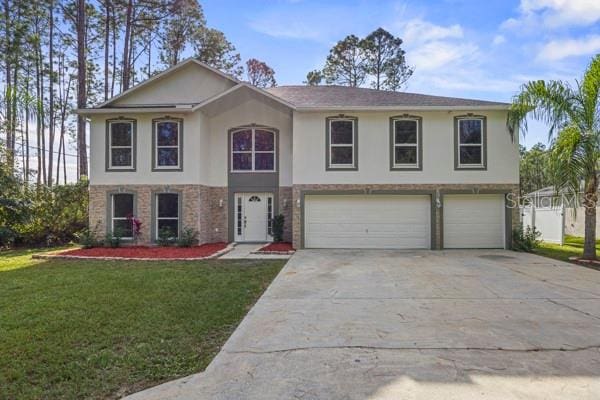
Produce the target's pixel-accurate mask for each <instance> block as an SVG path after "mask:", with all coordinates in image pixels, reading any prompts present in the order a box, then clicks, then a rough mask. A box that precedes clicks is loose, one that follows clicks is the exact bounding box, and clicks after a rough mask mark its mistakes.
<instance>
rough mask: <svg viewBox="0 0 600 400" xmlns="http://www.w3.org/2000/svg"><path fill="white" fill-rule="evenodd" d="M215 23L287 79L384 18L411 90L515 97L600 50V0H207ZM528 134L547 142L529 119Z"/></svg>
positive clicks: (563, 76) (572, 70)
mask: <svg viewBox="0 0 600 400" xmlns="http://www.w3.org/2000/svg"><path fill="white" fill-rule="evenodd" d="M201 4H202V6H203V7H204V12H205V15H206V19H207V21H208V25H209V26H211V27H214V28H217V29H219V30H221V31H223V32H224V33H225V35H226V36H227V38H228V39H229V40H230V41H231V42H232V43H233V44H234V45H235V46H236V48H237V50H238V51H239V52H240V54H241V56H242V60H244V61H245V60H247V59H248V58H252V57H254V58H258V59H260V60H263V61H265V62H267V64H269V65H270V66H271V67H273V68H274V70H275V72H276V79H277V83H278V84H279V85H285V84H302V81H303V80H304V79H305V78H306V73H307V72H308V71H311V70H313V69H320V68H322V67H323V63H324V61H325V58H326V57H327V54H328V53H329V49H330V48H331V47H332V46H333V45H334V44H335V43H336V42H337V41H338V40H341V39H343V38H344V37H345V36H346V35H349V34H355V35H357V36H360V37H364V36H366V35H367V34H369V33H370V32H372V31H373V30H375V29H377V28H378V27H383V28H384V29H386V30H388V31H389V32H390V33H392V34H393V35H395V36H399V37H400V38H402V39H403V41H404V44H403V46H404V49H405V51H406V58H407V61H408V63H409V65H411V66H414V67H415V72H414V74H413V76H412V77H411V79H410V80H409V82H408V86H407V88H406V91H408V92H416V93H425V94H434V95H441V96H454V97H466V98H476V99H483V100H495V101H505V102H509V101H510V100H511V98H512V96H514V95H515V94H516V93H518V91H519V87H520V86H521V85H522V84H523V83H525V82H527V81H529V80H537V79H560V80H566V81H569V82H571V83H572V84H575V79H580V77H581V76H582V74H583V71H584V70H585V68H586V66H587V64H588V63H589V61H590V59H591V57H592V56H593V55H594V54H597V53H600V0H520V1H519V0H514V1H511V0H485V1H484V0H479V1H478V0H438V1H416V0H413V1H392V0H380V1H375V0H372V1H366V0H362V1H361V0H332V1H323V0H322V1H318V0H245V1H242V0H238V1H236V0H204V1H201ZM528 126H529V129H528V132H527V133H526V134H525V137H523V136H522V137H521V139H520V140H521V143H522V144H524V145H525V146H527V147H531V146H532V145H534V144H535V143H537V142H542V143H545V144H546V143H547V139H548V130H547V128H546V127H545V126H544V125H543V124H540V123H535V122H530V123H529V124H528Z"/></svg>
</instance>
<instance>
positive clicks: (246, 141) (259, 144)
mask: <svg viewBox="0 0 600 400" xmlns="http://www.w3.org/2000/svg"><path fill="white" fill-rule="evenodd" d="M231 170H232V171H234V172H236V171H237V172H243V171H267V172H269V171H275V132H273V131H270V130H268V129H264V128H246V129H240V130H236V131H233V132H232V133H231Z"/></svg>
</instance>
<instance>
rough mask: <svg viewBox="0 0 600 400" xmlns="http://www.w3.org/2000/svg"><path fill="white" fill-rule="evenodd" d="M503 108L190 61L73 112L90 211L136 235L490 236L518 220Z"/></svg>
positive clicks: (360, 242)
mask: <svg viewBox="0 0 600 400" xmlns="http://www.w3.org/2000/svg"><path fill="white" fill-rule="evenodd" d="M507 109H508V105H507V104H504V103H496V102H489V101H480V100H468V99H459V98H448V97H438V96H428V95H420V94H412V93H401V92H386V91H377V90H372V89H362V88H349V87H339V86H281V87H275V88H272V89H268V90H262V89H258V88H256V87H253V86H251V85H249V84H247V83H244V82H239V81H237V80H236V79H233V78H231V77H230V76H228V75H226V74H223V73H221V72H219V71H217V70H215V69H213V68H210V67H208V66H206V65H204V64H202V63H200V62H197V61H195V60H193V59H189V60H186V61H184V62H182V63H180V64H178V65H176V66H174V67H172V68H170V69H169V70H167V71H165V72H163V73H161V74H159V75H156V76H155V77H153V78H151V79H149V80H148V81H146V82H143V83H141V84H139V85H137V86H135V87H133V88H131V89H129V90H127V91H126V92H124V93H122V94H120V95H118V96H115V97H114V98H112V99H110V100H109V101H107V102H105V103H103V104H101V105H99V106H97V107H94V108H88V109H84V110H79V111H78V112H79V113H82V114H85V115H86V116H87V117H88V118H89V121H90V126H91V134H90V177H89V178H90V224H91V226H98V227H99V229H100V232H101V233H102V234H104V233H105V232H110V231H113V230H115V229H119V230H122V231H123V232H124V236H130V235H131V227H130V226H128V224H129V222H128V220H127V216H129V215H135V216H136V217H137V218H138V219H139V220H141V221H142V235H141V238H140V240H141V242H142V243H151V242H153V241H155V240H156V237H157V235H158V232H159V231H161V230H165V229H170V230H171V231H172V232H181V230H182V229H183V228H192V229H196V230H197V231H198V232H199V239H200V241H201V242H203V243H206V242H215V241H228V242H231V241H236V242H264V241H269V240H271V237H272V236H271V219H272V217H273V216H274V215H276V214H283V215H284V216H285V221H286V222H285V239H286V240H289V241H292V242H293V244H294V246H295V247H296V248H425V249H428V248H432V249H439V248H470V247H474V248H475V247H479V248H503V247H508V246H509V244H510V232H511V228H512V226H516V225H517V224H518V211H517V208H512V207H511V205H512V200H511V194H516V193H517V189H518V182H519V171H518V168H519V167H518V165H519V152H518V135H514V136H511V135H510V134H509V132H508V130H507V127H506V113H507Z"/></svg>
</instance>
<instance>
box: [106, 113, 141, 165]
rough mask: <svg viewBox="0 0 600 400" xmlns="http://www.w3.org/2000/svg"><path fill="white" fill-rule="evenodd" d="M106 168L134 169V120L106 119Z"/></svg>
mask: <svg viewBox="0 0 600 400" xmlns="http://www.w3.org/2000/svg"><path fill="white" fill-rule="evenodd" d="M106 123H107V126H106V142H107V148H106V169H107V170H115V171H118V170H123V171H132V170H135V125H136V124H135V120H126V119H118V120H108V121H107V122H106Z"/></svg>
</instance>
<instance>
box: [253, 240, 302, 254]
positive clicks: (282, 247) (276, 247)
mask: <svg viewBox="0 0 600 400" xmlns="http://www.w3.org/2000/svg"><path fill="white" fill-rule="evenodd" d="M258 251H261V252H262V251H264V252H271V251H275V252H288V251H294V248H293V247H292V244H291V243H288V242H279V243H269V244H268V245H266V246H265V247H261V248H260V250H258Z"/></svg>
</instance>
